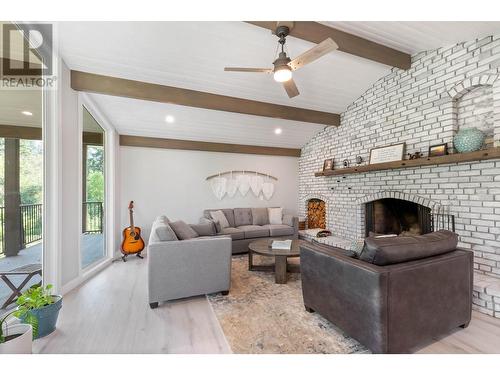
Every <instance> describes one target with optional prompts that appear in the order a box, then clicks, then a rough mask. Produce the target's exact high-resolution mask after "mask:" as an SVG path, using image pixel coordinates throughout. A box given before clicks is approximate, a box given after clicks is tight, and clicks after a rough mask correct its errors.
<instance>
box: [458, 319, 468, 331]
mask: <svg viewBox="0 0 500 375" xmlns="http://www.w3.org/2000/svg"><path fill="white" fill-rule="evenodd" d="M469 323H470V320H469V321H468V322H467V323H465V324H462V325H461V326H460V328H464V329H465V328H467V327H468V326H469Z"/></svg>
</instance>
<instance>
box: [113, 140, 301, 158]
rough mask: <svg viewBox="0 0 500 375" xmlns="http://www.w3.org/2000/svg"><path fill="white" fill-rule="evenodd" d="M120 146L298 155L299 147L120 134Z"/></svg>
mask: <svg viewBox="0 0 500 375" xmlns="http://www.w3.org/2000/svg"><path fill="white" fill-rule="evenodd" d="M120 146H132V147H152V148H166V149H174V150H191V151H212V152H229V153H234V154H255V155H272V156H293V157H299V156H300V149H297V148H282V147H265V146H252V145H237V144H230V143H215V142H200V141H185V140H180V139H168V138H151V137H139V136H133V135H120Z"/></svg>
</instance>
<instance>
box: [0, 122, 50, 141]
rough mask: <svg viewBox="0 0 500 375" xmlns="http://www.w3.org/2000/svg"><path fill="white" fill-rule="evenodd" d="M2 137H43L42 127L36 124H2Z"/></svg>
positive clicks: (0, 135) (0, 132) (0, 127)
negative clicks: (35, 125)
mask: <svg viewBox="0 0 500 375" xmlns="http://www.w3.org/2000/svg"><path fill="white" fill-rule="evenodd" d="M0 138H18V139H34V140H39V139H42V128H37V127H34V126H15V125H0Z"/></svg>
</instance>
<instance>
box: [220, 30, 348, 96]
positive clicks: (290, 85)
mask: <svg viewBox="0 0 500 375" xmlns="http://www.w3.org/2000/svg"><path fill="white" fill-rule="evenodd" d="M292 27H293V22H278V25H277V27H276V32H275V34H276V36H278V37H279V40H278V48H279V47H280V46H281V52H280V53H279V55H278V58H277V59H276V60H274V62H273V65H274V68H228V67H226V68H224V71H226V72H244V73H273V77H274V80H275V81H276V82H281V83H283V87H284V88H285V91H286V93H287V94H288V96H289V97H290V98H293V97H295V96H297V95H299V90H298V89H297V86H296V85H295V82H294V81H293V78H292V71H294V70H297V69H299V68H302V67H303V66H305V65H307V64H310V63H312V62H313V61H315V60H317V59H319V58H320V57H322V56H323V55H326V54H327V53H330V52H332V51H334V50H336V49H337V48H338V47H339V46H338V45H337V43H335V42H334V41H333V40H332V39H331V38H327V39H325V40H324V41H322V42H321V43H319V44H318V45H316V46H314V47H313V48H311V49H309V50H307V51H306V52H304V53H302V54H301V55H299V56H297V57H296V58H294V59H293V60H292V59H290V58H289V57H288V56H287V55H286V52H285V43H286V37H287V36H288V34H289V33H290V30H291V28H292Z"/></svg>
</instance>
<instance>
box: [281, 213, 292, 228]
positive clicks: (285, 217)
mask: <svg viewBox="0 0 500 375" xmlns="http://www.w3.org/2000/svg"><path fill="white" fill-rule="evenodd" d="M283 224H285V225H288V226H291V227H293V215H290V214H286V215H283Z"/></svg>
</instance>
